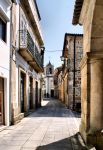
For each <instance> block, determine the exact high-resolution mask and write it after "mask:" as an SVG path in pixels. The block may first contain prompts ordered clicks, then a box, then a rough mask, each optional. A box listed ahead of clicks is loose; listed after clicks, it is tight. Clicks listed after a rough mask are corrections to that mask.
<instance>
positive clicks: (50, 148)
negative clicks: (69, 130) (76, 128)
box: [36, 133, 87, 150]
mask: <svg viewBox="0 0 103 150" xmlns="http://www.w3.org/2000/svg"><path fill="white" fill-rule="evenodd" d="M36 150H87V148H86V146H85V144H84V142H83V140H82V138H81V136H80V134H79V133H77V134H75V135H74V136H71V137H69V138H66V139H63V140H60V141H57V142H54V143H50V144H48V145H43V146H39V147H37V149H36Z"/></svg>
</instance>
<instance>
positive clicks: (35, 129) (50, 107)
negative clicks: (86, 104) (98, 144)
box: [0, 99, 87, 150]
mask: <svg viewBox="0 0 103 150" xmlns="http://www.w3.org/2000/svg"><path fill="white" fill-rule="evenodd" d="M79 122H80V118H79V116H78V115H75V116H74V115H73V113H72V112H71V111H70V110H68V109H67V108H66V107H65V106H64V105H63V104H61V102H60V101H58V100H47V99H45V100H44V101H43V107H42V108H40V109H38V110H37V111H36V112H34V113H32V114H31V115H29V116H28V117H26V118H24V119H23V120H22V121H21V122H20V123H18V124H17V125H14V126H10V127H8V128H6V129H5V130H3V131H1V132H0V150H3V149H4V150H86V149H87V148H86V147H85V145H84V143H83V141H82V139H81V137H80V135H79V133H78V129H79Z"/></svg>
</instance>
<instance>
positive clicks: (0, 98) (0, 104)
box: [0, 78, 4, 125]
mask: <svg viewBox="0 0 103 150" xmlns="http://www.w3.org/2000/svg"><path fill="white" fill-rule="evenodd" d="M3 124H4V79H3V78H0V125H3Z"/></svg>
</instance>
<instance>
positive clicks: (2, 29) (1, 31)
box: [0, 18, 6, 42]
mask: <svg viewBox="0 0 103 150" xmlns="http://www.w3.org/2000/svg"><path fill="white" fill-rule="evenodd" d="M0 39H2V40H3V41H4V42H6V23H5V22H4V21H3V20H2V19H1V18H0Z"/></svg>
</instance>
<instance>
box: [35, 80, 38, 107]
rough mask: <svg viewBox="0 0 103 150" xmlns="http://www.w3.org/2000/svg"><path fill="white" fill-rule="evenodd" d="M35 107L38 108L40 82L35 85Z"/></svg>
mask: <svg viewBox="0 0 103 150" xmlns="http://www.w3.org/2000/svg"><path fill="white" fill-rule="evenodd" d="M35 107H36V108H38V82H37V81H36V84H35Z"/></svg>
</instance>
